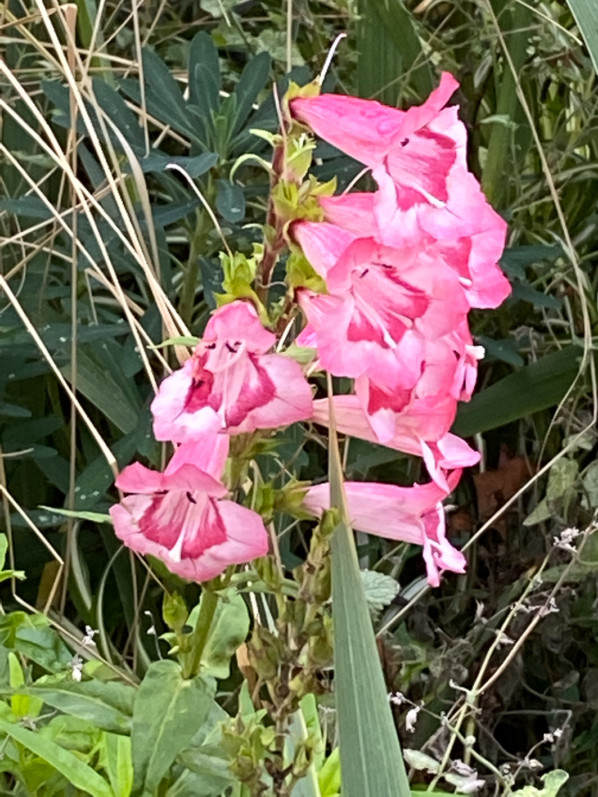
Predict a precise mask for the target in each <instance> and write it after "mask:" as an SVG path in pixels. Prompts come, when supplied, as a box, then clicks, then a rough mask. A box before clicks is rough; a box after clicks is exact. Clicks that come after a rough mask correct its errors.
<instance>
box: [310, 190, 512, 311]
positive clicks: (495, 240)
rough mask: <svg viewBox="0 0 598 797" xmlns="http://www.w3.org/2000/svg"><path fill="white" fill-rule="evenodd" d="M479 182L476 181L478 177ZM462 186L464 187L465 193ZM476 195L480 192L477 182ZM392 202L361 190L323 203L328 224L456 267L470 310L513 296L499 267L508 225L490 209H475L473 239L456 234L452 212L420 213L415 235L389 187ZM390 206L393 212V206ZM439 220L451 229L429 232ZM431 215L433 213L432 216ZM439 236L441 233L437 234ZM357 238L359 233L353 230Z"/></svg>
mask: <svg viewBox="0 0 598 797" xmlns="http://www.w3.org/2000/svg"><path fill="white" fill-rule="evenodd" d="M472 179H473V178H472ZM462 183H463V181H461V183H459V186H460V190H462ZM467 183H468V188H469V189H470V190H472V189H473V193H474V196H477V195H478V194H479V193H480V190H479V187H478V186H477V183H476V185H475V186H473V187H472V186H471V181H470V180H469V179H468V180H467ZM389 190H390V198H386V199H385V197H384V192H383V191H375V192H367V193H366V192H357V193H352V194H346V195H344V196H325V197H324V196H323V197H320V199H319V203H320V205H321V207H322V209H323V210H324V218H325V220H326V221H328V222H330V223H332V224H335V225H337V226H338V227H341V228H342V229H343V230H346V231H348V232H352V231H355V230H359V231H360V234H361V235H363V236H368V237H371V238H375V240H376V241H379V242H380V243H382V244H385V245H387V246H394V247H397V248H406V247H410V246H415V247H417V248H418V249H419V250H420V251H422V250H423V254H424V256H425V254H426V253H427V254H428V256H429V258H430V259H431V260H432V259H433V260H434V261H435V262H442V263H444V264H446V265H447V266H448V267H449V268H452V269H453V270H454V271H455V272H456V274H457V276H458V278H459V281H460V284H461V286H462V288H463V291H464V293H465V296H466V297H467V301H468V303H469V306H470V307H479V308H492V307H498V305H499V304H501V303H502V302H503V301H504V299H505V298H506V297H507V296H508V295H509V293H510V292H511V286H510V284H509V281H508V280H507V279H506V277H505V276H504V274H503V273H502V271H501V269H500V267H499V266H498V260H499V259H500V257H501V255H502V253H503V250H504V245H505V236H506V228H507V225H506V222H505V221H504V220H503V219H502V218H501V217H500V216H499V215H498V213H496V212H495V211H494V210H493V209H492V208H491V207H490V205H489V204H488V203H487V202H485V200H484V202H482V203H480V202H478V203H477V204H476V207H475V208H474V209H473V211H474V212H475V216H474V217H475V219H476V225H475V228H474V229H473V230H472V231H471V233H470V234H469V235H459V234H458V233H457V232H456V226H455V224H454V217H453V214H452V213H451V212H450V211H446V210H445V212H444V214H442V213H441V212H439V211H437V210H436V209H431V208H427V209H426V210H424V209H420V211H419V215H420V217H421V220H423V224H424V226H423V227H418V229H417V231H416V234H415V236H414V235H413V234H411V233H409V232H408V226H409V225H408V223H406V222H408V219H407V216H408V214H409V210H407V211H399V210H398V209H397V207H396V206H395V205H394V200H393V197H394V193H393V192H394V188H392V186H391V187H389ZM388 203H390V209H389V204H388ZM432 210H433V211H434V216H435V218H436V219H437V220H439V219H441V218H444V219H445V220H446V223H445V225H443V226H440V227H437V228H434V226H433V225H432V224H429V225H428V226H429V227H430V230H429V231H428V230H426V229H425V225H426V220H427V221H431V215H430V214H431V213H432ZM426 212H427V213H428V215H427V216H426ZM433 233H436V235H434V234H433ZM353 234H354V232H353Z"/></svg>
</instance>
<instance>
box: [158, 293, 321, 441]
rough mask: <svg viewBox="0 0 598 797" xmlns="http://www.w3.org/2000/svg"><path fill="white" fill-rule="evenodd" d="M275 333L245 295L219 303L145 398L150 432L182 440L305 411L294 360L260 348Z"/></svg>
mask: <svg viewBox="0 0 598 797" xmlns="http://www.w3.org/2000/svg"><path fill="white" fill-rule="evenodd" d="M275 341H276V337H275V335H273V334H272V333H271V332H268V331H267V330H266V329H264V327H263V326H262V324H261V323H260V321H259V319H258V317H257V314H256V311H255V309H254V308H253V307H252V306H251V305H249V304H248V303H247V302H242V301H236V302H233V303H232V304H229V305H226V306H224V307H222V308H220V309H219V310H217V311H216V312H215V313H214V314H213V316H212V318H211V319H210V321H209V322H208V325H207V327H206V333H205V336H204V338H203V339H202V340H201V341H200V343H199V344H198V346H197V348H196V350H195V352H194V354H193V356H192V357H190V358H189V359H188V360H187V361H186V362H185V364H184V365H183V367H182V368H181V369H179V370H178V371H176V372H175V373H174V374H172V375H171V376H169V377H167V378H166V379H165V380H164V381H163V382H162V384H161V385H160V389H159V391H158V394H157V396H156V397H155V398H154V400H153V402H152V405H151V410H152V413H153V415H154V434H155V436H156V438H157V439H158V440H172V441H174V442H184V441H186V440H189V439H194V438H198V437H201V436H202V435H204V434H206V433H209V432H214V431H218V430H222V431H226V432H228V433H231V434H240V433H241V432H252V431H254V430H255V429H258V428H267V429H272V428H275V427H276V426H284V425H287V424H290V423H294V422H296V421H301V420H305V419H307V418H309V416H310V414H311V390H310V387H309V385H308V383H307V382H306V380H305V378H304V376H303V373H302V371H301V368H300V367H299V365H298V364H297V363H294V364H293V363H291V364H289V360H288V358H286V357H283V356H282V355H279V354H264V352H265V351H267V350H268V349H269V348H271V347H272V345H273V344H274V343H275Z"/></svg>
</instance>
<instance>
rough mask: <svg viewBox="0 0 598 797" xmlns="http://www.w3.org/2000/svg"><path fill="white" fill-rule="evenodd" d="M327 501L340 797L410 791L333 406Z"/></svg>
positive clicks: (387, 796) (397, 795) (395, 796)
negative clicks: (335, 514)
mask: <svg viewBox="0 0 598 797" xmlns="http://www.w3.org/2000/svg"><path fill="white" fill-rule="evenodd" d="M329 479H330V503H331V506H335V507H338V508H340V509H341V513H342V517H343V520H341V522H340V523H339V524H338V526H337V527H336V530H335V532H334V535H333V537H332V607H333V608H332V615H333V623H334V664H335V692H336V708H337V716H338V727H339V739H340V758H341V776H342V784H343V786H342V788H343V797H408V796H409V795H410V794H411V792H410V790H409V783H408V781H407V775H406V772H405V766H404V764H403V756H402V754H401V748H400V745H399V740H398V737H397V732H396V729H395V726H394V722H393V718H392V713H391V710H390V703H389V700H388V694H387V692H386V686H385V684H384V676H383V674H382V669H381V667H380V659H379V657H378V649H377V647H376V641H375V639H374V631H373V628H372V621H371V619H370V614H369V610H368V606H367V602H366V599H365V593H364V589H363V583H362V579H361V573H360V571H359V563H358V560H357V552H356V550H355V541H354V539H353V534H352V532H351V528H350V527H349V525H348V523H347V522H346V517H347V512H346V506H345V496H344V489H343V475H342V466H341V460H340V454H339V448H338V440H337V437H336V430H335V428H334V418H333V414H332V412H331V428H330V451H329Z"/></svg>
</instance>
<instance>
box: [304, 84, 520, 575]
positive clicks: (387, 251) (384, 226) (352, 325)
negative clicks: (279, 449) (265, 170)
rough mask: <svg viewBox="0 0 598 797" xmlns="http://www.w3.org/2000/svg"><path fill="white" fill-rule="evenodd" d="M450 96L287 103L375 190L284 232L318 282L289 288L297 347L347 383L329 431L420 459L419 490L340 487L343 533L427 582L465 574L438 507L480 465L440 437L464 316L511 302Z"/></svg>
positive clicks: (464, 350) (464, 354)
mask: <svg viewBox="0 0 598 797" xmlns="http://www.w3.org/2000/svg"><path fill="white" fill-rule="evenodd" d="M457 87H458V83H457V82H456V80H455V79H454V78H453V77H452V76H451V75H449V74H448V73H444V74H443V75H442V79H441V82H440V86H439V88H438V89H436V90H435V91H433V92H432V94H431V95H430V97H429V98H428V100H427V101H426V102H425V103H424V104H423V105H421V106H419V107H413V108H410V109H409V110H407V111H400V110H397V109H394V108H389V107H387V106H385V105H382V104H380V103H378V102H375V101H371V100H362V99H358V98H355V97H343V96H335V95H320V96H316V97H300V96H299V97H297V98H295V99H293V100H291V102H290V110H291V114H292V115H293V117H294V118H295V119H296V120H298V121H300V122H302V123H304V124H306V125H307V126H308V127H309V128H310V129H311V130H313V131H315V132H316V133H317V134H318V135H319V136H320V137H322V138H323V139H325V140H326V141H328V142H329V143H330V144H333V145H334V146H335V147H337V148H338V149H340V150H342V151H343V152H345V153H347V154H348V155H350V156H351V157H353V158H355V159H356V160H358V161H360V162H362V163H363V164H364V165H365V166H367V167H368V168H369V169H371V172H372V175H373V177H374V179H375V180H376V183H377V185H378V188H377V190H376V191H374V192H364V193H352V194H348V195H346V196H335V197H321V198H320V200H319V201H320V206H321V208H322V209H323V213H324V221H320V222H311V221H297V222H295V224H294V225H293V228H292V235H293V237H294V239H295V241H296V242H297V243H298V244H299V246H300V247H301V249H302V250H303V253H304V254H305V256H306V258H307V259H308V261H309V263H310V264H311V266H312V267H313V269H314V270H315V271H316V272H317V274H318V275H319V276H320V277H321V278H322V279H323V281H324V283H325V285H326V292H325V293H323V292H316V291H314V290H311V289H308V288H303V289H300V290H299V291H298V297H297V298H298V302H299V304H300V306H301V308H302V310H303V312H304V313H305V316H306V318H307V322H308V323H307V326H306V327H305V328H304V329H303V331H302V332H301V334H300V336H299V338H298V340H297V342H298V343H299V344H301V345H304V346H309V347H312V348H315V349H316V352H317V358H318V360H319V363H320V365H321V367H322V368H324V369H325V370H327V371H328V372H329V373H331V374H333V375H335V376H341V377H349V378H351V379H353V380H354V391H353V393H352V394H350V395H342V396H336V397H335V398H334V400H333V407H334V416H335V422H336V426H337V428H338V429H339V431H341V432H343V433H345V434H348V435H353V436H356V437H361V438H364V439H366V440H371V441H375V442H378V443H382V444H384V445H386V446H390V447H392V448H396V449H398V450H400V451H404V452H407V453H410V454H416V455H420V456H421V457H422V458H423V460H424V462H425V465H426V467H427V469H428V471H429V473H430V476H431V478H432V482H431V483H430V484H427V485H422V486H419V485H416V486H414V487H412V488H400V487H396V486H393V485H377V484H370V485H368V484H365V483H350V482H349V483H347V484H346V485H345V488H346V493H347V501H348V506H349V511H350V515H351V521H352V522H353V525H354V526H355V528H357V529H361V530H363V531H367V532H370V533H373V534H380V535H382V536H385V537H390V538H395V539H403V540H410V541H412V542H418V543H419V544H421V545H422V546H423V551H424V558H425V561H426V565H427V570H428V580H429V581H430V583H431V584H433V585H436V584H438V583H439V570H441V569H449V570H454V571H457V572H463V568H464V566H465V560H464V558H463V556H462V554H460V553H459V552H458V551H456V550H455V549H454V548H453V547H452V546H451V545H450V543H449V542H448V541H447V540H446V537H445V533H444V516H443V512H442V509H441V504H440V502H441V500H442V498H444V497H445V496H446V495H448V493H449V492H450V491H451V490H452V489H453V488H454V487H455V485H456V483H457V481H458V478H459V473H460V471H459V469H460V468H462V467H465V466H468V465H473V464H475V463H476V462H477V461H478V459H479V456H478V454H477V453H476V452H475V451H473V450H472V449H471V448H470V447H469V446H468V445H467V443H465V441H463V440H460V439H459V438H458V437H456V436H455V435H452V434H451V433H450V431H449V429H450V427H451V425H452V423H453V421H454V418H455V413H456V408H457V402H458V401H460V400H468V399H469V398H470V397H471V394H472V391H473V387H474V385H475V381H476V375H477V362H478V359H480V357H482V356H483V350H482V349H481V348H480V347H478V346H475V345H474V343H473V340H472V337H471V334H470V331H469V327H468V323H467V314H468V312H469V310H470V308H474V307H476V308H484V307H485V308H488V307H497V306H498V305H499V304H500V303H501V302H502V301H503V299H505V297H506V296H507V295H508V294H509V291H510V286H509V283H508V281H507V280H506V278H505V277H504V275H503V274H502V272H501V271H500V269H499V267H498V265H497V261H498V259H499V257H500V255H501V253H502V250H503V247H504V241H505V233H506V225H505V222H504V221H503V220H502V219H501V217H500V216H499V215H498V214H497V213H495V211H494V210H493V209H492V208H491V207H490V205H489V204H488V203H487V202H486V199H485V198H484V196H483V194H482V192H481V190H480V187H479V185H478V183H477V181H476V179H475V177H474V176H473V175H472V174H471V173H470V172H469V171H468V169H467V164H466V159H465V156H466V152H465V150H466V130H465V127H464V125H463V123H462V122H460V121H459V119H458V117H457V108H456V107H454V106H452V107H445V106H446V103H447V101H448V100H449V99H450V97H451V95H452V94H453V93H454V91H455V90H456V88H457ZM329 413H330V406H329V402H328V401H327V400H324V401H316V402H315V406H314V420H316V421H317V422H318V423H320V424H324V425H327V424H329V420H330V418H329ZM448 473H450V475H447V474H448ZM327 502H328V498H327V492H326V487H325V486H322V485H319V486H317V487H313V488H312V489H311V490H310V491H309V492H308V496H307V498H306V505H307V506H308V507H311V508H312V509H313V510H318V509H319V510H321V509H322V508H323V507H325V506H327Z"/></svg>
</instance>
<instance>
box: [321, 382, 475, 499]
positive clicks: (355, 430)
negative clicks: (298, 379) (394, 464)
mask: <svg viewBox="0 0 598 797" xmlns="http://www.w3.org/2000/svg"><path fill="white" fill-rule="evenodd" d="M333 401H334V417H335V423H336V428H337V429H338V431H339V432H342V434H346V435H350V436H351V437H359V438H361V439H363V440H369V441H370V442H372V443H382V444H383V445H385V446H388V447H389V448H395V449H396V450H397V451H403V452H405V453H406V454H414V455H415V456H421V457H423V460H424V462H425V464H426V467H427V468H428V472H429V473H430V476H431V477H432V479H433V480H434V482H435V483H436V484H437V485H438V486H439V487H440V488H441V489H443V490H446V492H447V493H449V492H450V488H449V485H448V482H447V478H446V474H445V472H444V471H446V470H453V469H456V468H463V467H468V466H471V465H476V464H477V463H478V462H479V461H480V455H479V454H478V452H477V451H474V450H473V449H472V448H470V447H469V446H468V445H467V443H466V442H465V440H462V439H461V438H460V437H457V436H456V435H454V434H450V432H447V431H446V429H448V428H449V427H450V425H451V423H452V420H453V419H454V414H455V413H454V408H455V406H456V402H455V400H454V399H450V398H446V397H445V398H444V399H441V400H440V401H436V400H434V401H429V400H425V399H424V400H419V401H418V400H415V401H414V402H413V403H412V404H411V405H410V406H408V407H407V408H406V409H405V410H403V411H402V412H401V413H399V414H394V417H393V419H392V420H393V422H394V423H393V433H392V436H388V437H385V438H384V439H381V438H380V437H379V436H378V435H377V434H376V432H375V430H374V429H373V428H372V425H371V423H370V422H369V418H368V416H367V415H366V413H365V412H364V409H363V407H362V406H361V404H360V402H359V399H358V397H357V396H353V395H346V396H335V397H334V399H333ZM313 421H314V422H315V423H319V424H321V425H322V426H329V425H330V404H329V401H328V399H318V400H316V401H314V415H313ZM447 421H448V425H447Z"/></svg>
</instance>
